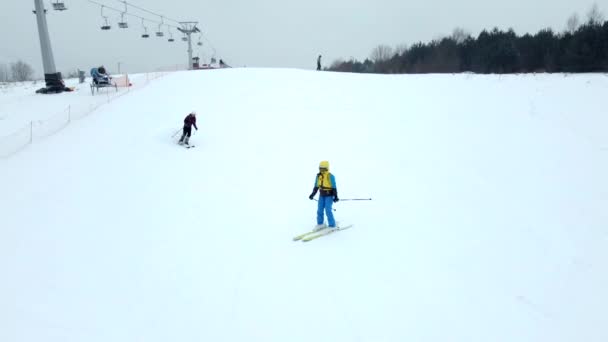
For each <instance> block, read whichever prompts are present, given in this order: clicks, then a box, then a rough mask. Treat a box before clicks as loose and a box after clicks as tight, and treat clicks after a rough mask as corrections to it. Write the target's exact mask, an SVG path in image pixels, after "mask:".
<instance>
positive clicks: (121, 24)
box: [118, 1, 129, 29]
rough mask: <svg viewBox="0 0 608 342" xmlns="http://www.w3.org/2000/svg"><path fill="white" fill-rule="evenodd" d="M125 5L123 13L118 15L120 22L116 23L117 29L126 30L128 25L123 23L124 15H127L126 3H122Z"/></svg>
mask: <svg viewBox="0 0 608 342" xmlns="http://www.w3.org/2000/svg"><path fill="white" fill-rule="evenodd" d="M123 2H124V4H125V11H124V12H122V13H120V21H119V22H118V27H120V28H123V29H124V28H128V27H129V24H128V23H127V22H126V21H125V14H126V13H127V2H126V1H123Z"/></svg>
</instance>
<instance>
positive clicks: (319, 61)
mask: <svg viewBox="0 0 608 342" xmlns="http://www.w3.org/2000/svg"><path fill="white" fill-rule="evenodd" d="M317 71H321V55H319V57H317Z"/></svg>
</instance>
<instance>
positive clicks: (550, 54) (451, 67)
mask: <svg viewBox="0 0 608 342" xmlns="http://www.w3.org/2000/svg"><path fill="white" fill-rule="evenodd" d="M326 70H331V71H342V72H358V73H394V74H400V73H456V72H475V73H530V72H606V71H608V21H604V18H603V15H602V13H601V12H600V10H599V8H598V6H597V5H596V4H594V5H593V6H592V7H591V9H590V10H589V12H588V13H587V20H586V21H585V22H583V23H580V20H579V17H578V15H576V14H574V15H572V16H571V17H570V18H569V19H568V21H567V24H566V29H565V30H564V31H563V32H560V33H555V32H553V30H551V29H549V28H547V29H543V30H541V31H539V32H537V33H536V34H528V33H526V34H524V35H521V36H520V35H517V34H516V33H515V32H514V31H513V29H509V30H506V31H503V30H500V29H498V28H494V29H492V30H490V31H487V30H484V31H482V32H481V33H480V34H479V35H478V36H477V37H473V36H471V35H470V34H469V33H467V32H466V31H465V30H463V29H461V28H457V29H455V30H454V31H453V33H452V35H451V36H449V37H445V38H441V39H436V40H433V41H431V42H428V43H422V42H419V43H416V44H413V45H411V46H409V47H406V46H403V45H402V46H400V47H397V48H395V49H393V48H391V47H390V46H388V45H379V46H377V47H376V48H374V50H373V51H372V53H371V55H370V57H369V58H367V59H365V60H364V61H363V62H360V61H357V60H355V59H351V60H348V61H344V60H338V61H335V62H334V63H333V64H332V65H331V66H330V67H329V68H327V69H326Z"/></svg>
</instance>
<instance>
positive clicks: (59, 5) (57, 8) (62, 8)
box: [53, 0, 68, 11]
mask: <svg viewBox="0 0 608 342" xmlns="http://www.w3.org/2000/svg"><path fill="white" fill-rule="evenodd" d="M53 9H54V10H55V11H65V10H67V9H68V8H67V7H65V3H63V2H62V1H59V0H57V1H55V2H53Z"/></svg>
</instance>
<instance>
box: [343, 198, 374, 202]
mask: <svg viewBox="0 0 608 342" xmlns="http://www.w3.org/2000/svg"><path fill="white" fill-rule="evenodd" d="M371 200H372V199H371V198H341V199H340V202H342V201H371Z"/></svg>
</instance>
